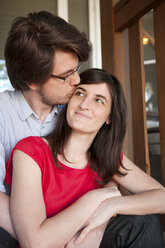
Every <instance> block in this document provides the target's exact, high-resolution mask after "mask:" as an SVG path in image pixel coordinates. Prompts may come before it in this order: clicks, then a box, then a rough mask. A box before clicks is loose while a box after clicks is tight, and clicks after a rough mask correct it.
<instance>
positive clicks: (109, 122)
mask: <svg viewBox="0 0 165 248" xmlns="http://www.w3.org/2000/svg"><path fill="white" fill-rule="evenodd" d="M105 123H106V124H107V125H110V124H111V120H110V119H109V117H108V118H107V120H106V122H105Z"/></svg>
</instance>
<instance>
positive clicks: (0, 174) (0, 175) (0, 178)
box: [0, 113, 6, 192]
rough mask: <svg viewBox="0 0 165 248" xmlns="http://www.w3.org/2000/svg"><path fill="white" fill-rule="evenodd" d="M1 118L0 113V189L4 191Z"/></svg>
mask: <svg viewBox="0 0 165 248" xmlns="http://www.w3.org/2000/svg"><path fill="white" fill-rule="evenodd" d="M3 134H4V130H3V118H2V115H1V113H0V191H2V192H5V187H4V178H5V172H6V169H5V149H4V146H3Z"/></svg>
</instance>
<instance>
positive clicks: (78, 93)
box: [75, 91, 84, 96]
mask: <svg viewBox="0 0 165 248" xmlns="http://www.w3.org/2000/svg"><path fill="white" fill-rule="evenodd" d="M75 95H76V96H83V95H84V94H83V93H82V92H80V91H76V92H75Z"/></svg>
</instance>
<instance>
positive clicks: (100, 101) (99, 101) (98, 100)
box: [96, 99, 104, 104]
mask: <svg viewBox="0 0 165 248" xmlns="http://www.w3.org/2000/svg"><path fill="white" fill-rule="evenodd" d="M96 102H98V103H102V104H104V102H103V101H102V100H101V99H96Z"/></svg>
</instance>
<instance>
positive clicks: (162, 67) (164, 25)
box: [154, 1, 165, 186]
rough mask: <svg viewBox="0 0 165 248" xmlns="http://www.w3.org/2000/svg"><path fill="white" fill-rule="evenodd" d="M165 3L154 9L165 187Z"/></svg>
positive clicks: (164, 182)
mask: <svg viewBox="0 0 165 248" xmlns="http://www.w3.org/2000/svg"><path fill="white" fill-rule="evenodd" d="M164 15H165V1H164V2H163V3H162V4H160V5H159V6H157V8H155V9H154V30H155V53H156V73H157V89H158V106H159V130H160V146H161V166H162V182H163V184H164V186H165V59H164V54H165V32H164V31H165V16H164Z"/></svg>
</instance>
